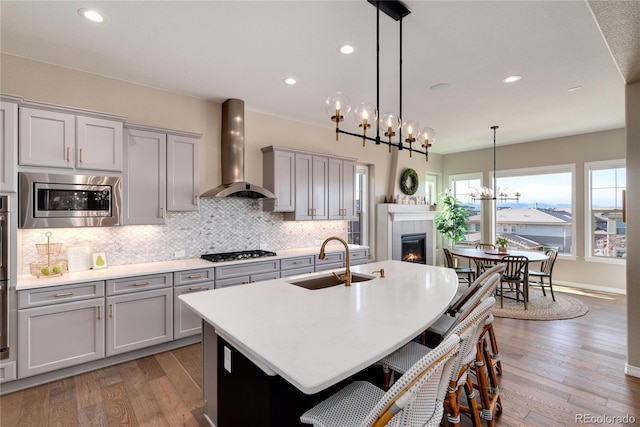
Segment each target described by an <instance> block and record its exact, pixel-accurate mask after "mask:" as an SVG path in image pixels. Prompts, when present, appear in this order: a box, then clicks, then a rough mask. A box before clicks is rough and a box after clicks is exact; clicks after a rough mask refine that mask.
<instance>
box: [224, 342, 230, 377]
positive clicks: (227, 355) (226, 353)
mask: <svg viewBox="0 0 640 427" xmlns="http://www.w3.org/2000/svg"><path fill="white" fill-rule="evenodd" d="M224 369H226V370H227V372H229V373H231V349H230V348H229V347H227V346H225V347H224Z"/></svg>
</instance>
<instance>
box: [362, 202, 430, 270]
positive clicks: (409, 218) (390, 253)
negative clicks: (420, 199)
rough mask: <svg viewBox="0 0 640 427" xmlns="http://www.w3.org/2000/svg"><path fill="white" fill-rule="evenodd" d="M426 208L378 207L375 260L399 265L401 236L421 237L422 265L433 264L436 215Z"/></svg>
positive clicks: (383, 204) (417, 206) (411, 206)
mask: <svg viewBox="0 0 640 427" xmlns="http://www.w3.org/2000/svg"><path fill="white" fill-rule="evenodd" d="M437 213H438V212H436V211H432V210H430V209H429V206H427V205H397V204H391V203H381V204H379V205H378V214H377V216H376V255H375V256H376V260H379V261H382V260H386V259H393V260H397V261H402V258H403V253H404V252H403V249H402V236H404V235H412V234H420V235H421V236H422V237H423V238H424V239H425V240H424V242H423V243H422V244H423V248H424V252H422V260H423V261H421V262H422V263H423V264H427V265H437V264H436V239H435V237H436V236H437V233H436V221H435V218H436V215H437Z"/></svg>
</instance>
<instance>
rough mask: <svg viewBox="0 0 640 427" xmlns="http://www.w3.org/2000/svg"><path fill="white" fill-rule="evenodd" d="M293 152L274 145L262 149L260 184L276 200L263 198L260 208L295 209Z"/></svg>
mask: <svg viewBox="0 0 640 427" xmlns="http://www.w3.org/2000/svg"><path fill="white" fill-rule="evenodd" d="M295 164H296V158H295V152H293V151H290V150H283V149H280V148H276V147H265V148H263V149H262V174H263V176H262V185H263V186H264V187H265V188H266V189H267V190H270V191H271V192H273V194H275V195H276V200H264V201H263V202H262V209H263V210H264V211H268V212H271V211H273V212H293V211H294V210H295V200H296V195H295Z"/></svg>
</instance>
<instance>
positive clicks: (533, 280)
mask: <svg viewBox="0 0 640 427" xmlns="http://www.w3.org/2000/svg"><path fill="white" fill-rule="evenodd" d="M544 254H545V255H546V256H548V257H549V259H547V260H546V261H543V262H542V266H541V268H540V270H529V286H531V285H534V286H540V288H541V289H542V295H544V296H545V297H546V296H547V293H546V292H545V291H544V288H545V286H548V287H549V291H551V299H553V301H555V300H556V297H555V295H553V282H552V280H551V273H553V265H554V264H555V263H556V258H557V257H558V252H557V251H556V250H554V249H547V250H546V251H545V253H544ZM545 277H546V278H547V279H549V283H548V284H546V283H544V279H545Z"/></svg>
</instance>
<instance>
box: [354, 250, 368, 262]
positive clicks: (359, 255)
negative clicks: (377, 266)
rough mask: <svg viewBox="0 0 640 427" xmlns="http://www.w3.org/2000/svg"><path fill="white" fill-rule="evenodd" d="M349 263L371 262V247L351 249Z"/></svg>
mask: <svg viewBox="0 0 640 427" xmlns="http://www.w3.org/2000/svg"><path fill="white" fill-rule="evenodd" d="M349 263H350V264H351V265H360V264H368V263H369V249H355V250H351V251H349Z"/></svg>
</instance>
